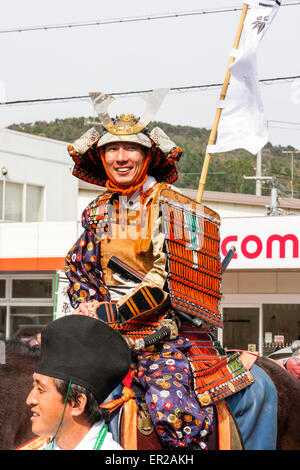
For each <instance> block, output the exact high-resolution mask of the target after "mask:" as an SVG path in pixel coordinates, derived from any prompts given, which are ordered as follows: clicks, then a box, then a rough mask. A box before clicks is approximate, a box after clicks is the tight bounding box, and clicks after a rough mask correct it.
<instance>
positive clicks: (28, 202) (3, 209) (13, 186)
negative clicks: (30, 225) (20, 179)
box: [0, 180, 44, 222]
mask: <svg viewBox="0 0 300 470" xmlns="http://www.w3.org/2000/svg"><path fill="white" fill-rule="evenodd" d="M0 219H1V220H4V221H9V222H42V221H43V220H44V187H43V186H37V185H33V184H23V183H17V182H12V181H5V180H1V181H0Z"/></svg>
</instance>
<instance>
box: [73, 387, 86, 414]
mask: <svg viewBox="0 0 300 470" xmlns="http://www.w3.org/2000/svg"><path fill="white" fill-rule="evenodd" d="M86 403H87V397H86V395H84V393H80V394H79V395H78V396H77V399H76V401H73V402H72V404H71V407H72V409H71V416H80V415H82V414H83V412H84V409H85V406H86Z"/></svg>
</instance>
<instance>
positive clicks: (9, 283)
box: [0, 273, 56, 340]
mask: <svg viewBox="0 0 300 470" xmlns="http://www.w3.org/2000/svg"><path fill="white" fill-rule="evenodd" d="M55 278H56V276H55V274H52V273H51V274H11V275H9V274H8V275H1V277H0V340H3V339H13V338H17V337H22V336H24V337H27V336H32V335H34V334H35V333H37V332H39V331H41V330H42V328H43V327H44V326H45V325H47V324H48V323H50V322H51V321H52V320H53V310H54V308H53V307H54V305H53V304H54V294H55Z"/></svg>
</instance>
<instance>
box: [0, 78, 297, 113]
mask: <svg viewBox="0 0 300 470" xmlns="http://www.w3.org/2000/svg"><path fill="white" fill-rule="evenodd" d="M299 78H300V75H295V76H289V77H277V78H265V79H262V80H259V82H260V83H263V84H271V83H273V82H279V81H289V80H296V79H299ZM221 86H223V83H210V84H206V85H190V86H183V87H173V88H170V91H172V92H180V91H181V92H188V91H193V90H201V89H208V88H214V87H221ZM151 91H153V90H139V91H123V92H116V93H108V94H109V95H113V96H119V97H124V96H130V95H140V94H143V93H150V92H151ZM87 99H90V97H89V95H79V96H65V97H54V98H35V99H30V100H15V101H6V102H3V103H0V106H14V105H22V104H39V103H52V102H58V101H75V100H79V101H80V100H87Z"/></svg>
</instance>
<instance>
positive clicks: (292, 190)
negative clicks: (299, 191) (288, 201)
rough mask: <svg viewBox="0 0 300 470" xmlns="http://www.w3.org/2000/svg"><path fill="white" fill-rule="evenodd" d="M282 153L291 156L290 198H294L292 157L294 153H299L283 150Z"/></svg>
mask: <svg viewBox="0 0 300 470" xmlns="http://www.w3.org/2000/svg"><path fill="white" fill-rule="evenodd" d="M282 153H289V154H291V157H292V158H291V198H292V199H293V197H294V156H295V154H296V153H300V150H283V151H282Z"/></svg>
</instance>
